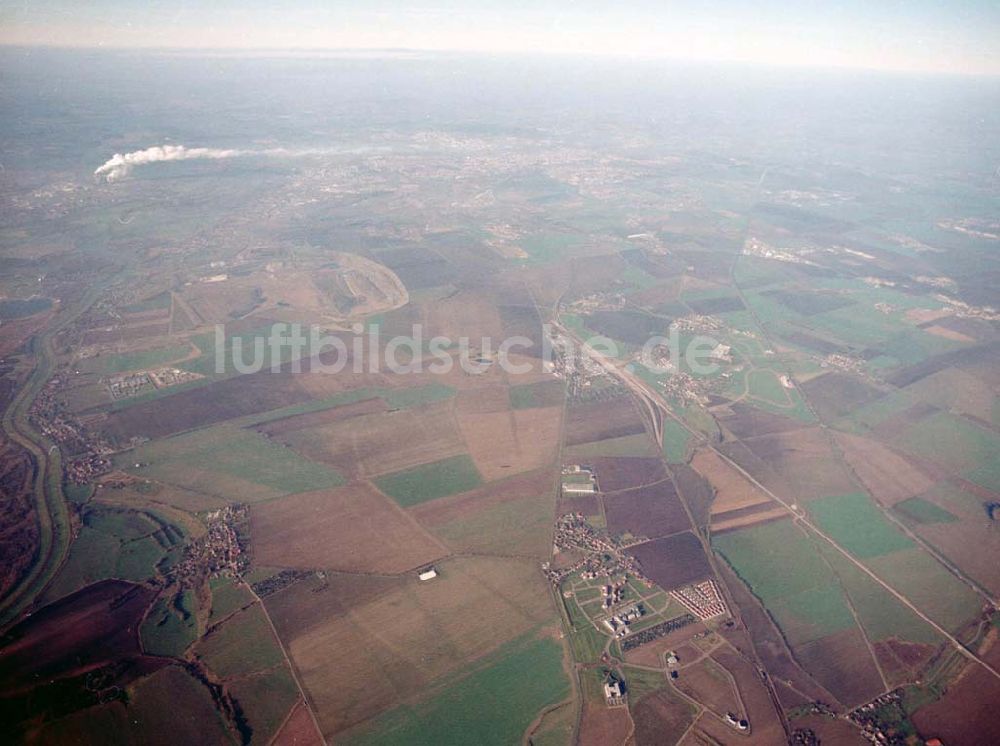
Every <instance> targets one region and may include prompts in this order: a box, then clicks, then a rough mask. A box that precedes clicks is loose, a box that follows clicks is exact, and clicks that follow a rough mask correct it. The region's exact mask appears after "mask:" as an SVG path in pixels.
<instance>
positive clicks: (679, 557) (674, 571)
mask: <svg viewBox="0 0 1000 746" xmlns="http://www.w3.org/2000/svg"><path fill="white" fill-rule="evenodd" d="M628 552H629V554H631V555H632V556H633V557H635V558H636V559H637V560H638V561H639V564H640V565H641V566H642V571H643V573H644V574H645V575H646V577H648V578H649V579H650V580H652V581H653V582H654V583H656V584H657V585H658V586H660V587H661V588H663V589H664V590H668V591H669V590H671V589H673V588H678V587H680V586H682V585H687V584H688V583H693V582H694V581H696V580H704V579H705V578H708V577H711V576H712V568H711V567H710V566H709V564H708V558H707V557H705V551H704V549H703V548H702V546H701V542H700V541H698V537H696V536H695V535H694V534H692V533H691V532H690V531H686V532H684V533H682V534H675V535H674V536H668V537H667V538H665V539H655V540H654V541H647V542H646V543H645V544H639V545H638V546H634V547H632V548H631V549H629V550H628Z"/></svg>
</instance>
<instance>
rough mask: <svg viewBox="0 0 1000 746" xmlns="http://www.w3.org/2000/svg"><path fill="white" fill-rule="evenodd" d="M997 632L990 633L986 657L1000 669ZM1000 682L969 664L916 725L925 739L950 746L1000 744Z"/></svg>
mask: <svg viewBox="0 0 1000 746" xmlns="http://www.w3.org/2000/svg"><path fill="white" fill-rule="evenodd" d="M996 638H997V631H996V630H993V631H992V632H991V633H990V638H989V640H990V643H991V647H990V648H989V649H988V650H987V651H986V652H985V653H983V654H982V656H983V658H984V659H985V660H986V662H987V663H989V664H990V665H992V666H993V667H994V668H1000V644H997V641H996ZM997 702H1000V681H998V680H997V679H996V678H995V677H994V676H992V675H990V673H989V672H987V671H986V670H985V669H983V668H982V667H981V666H978V665H975V664H969V665H968V667H967V668H966V669H965V671H964V673H963V674H962V675H961V677H960V678H959V680H958V681H957V682H955V683H953V684H952V685H951V686H950V687H949V689H948V691H947V692H945V695H944V696H943V697H941V699H939V700H938V701H937V702H933V703H932V704H929V705H927V706H926V707H922V708H921V709H919V710H917V712H916V713H915V714H914V715H913V722H914V723H915V724H916V726H917V730H919V731H920V735H922V736H923V737H924V738H940V739H941V741H942V742H943V743H945V744H948V746H966V745H967V744H968V746H975V745H978V744H987V743H1000V718H998V717H997V716H996V706H997Z"/></svg>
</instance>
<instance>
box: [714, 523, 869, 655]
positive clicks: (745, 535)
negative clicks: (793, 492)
mask: <svg viewBox="0 0 1000 746" xmlns="http://www.w3.org/2000/svg"><path fill="white" fill-rule="evenodd" d="M712 546H713V547H714V548H715V549H716V551H718V552H719V553H720V554H721V555H722V556H723V557H724V558H725V560H726V562H728V563H729V565H730V566H731V567H732V568H733V569H734V570H735V571H736V573H737V574H738V575H739V576H740V577H741V578H742V579H743V581H744V582H745V583H746V584H747V585H748V586H749V587H750V589H751V590H752V591H753V593H754V595H756V596H757V597H758V598H759V599H760V600H761V601H762V602H763V603H764V605H765V606H766V607H767V608H768V610H769V611H770V612H771V614H772V615H773V616H774V618H775V621H777V623H778V625H779V626H780V627H781V629H782V632H784V634H785V636H786V638H787V639H788V641H789V643H791V644H792V645H801V644H804V643H806V642H810V641H812V640H818V639H820V638H821V637H825V636H827V635H830V634H833V633H834V632H839V631H841V630H845V629H850V628H851V627H853V626H855V623H854V618H853V617H852V616H851V611H850V608H849V607H848V606H847V603H846V601H845V599H844V596H843V593H842V592H841V590H840V588H839V587H838V585H837V580H836V577H835V576H834V574H833V573H832V572H831V571H830V568H829V567H828V566H827V564H826V563H825V562H824V561H823V559H822V558H821V557H820V556H819V555H818V553H817V551H816V547H815V546H814V544H813V542H812V541H810V539H809V538H808V537H807V536H806V535H805V534H803V533H802V532H801V531H800V530H799V529H798V528H796V527H795V526H794V525H793V524H792V522H791V521H790V520H781V521H773V522H771V523H764V524H760V525H757V526H753V527H751V528H746V529H743V530H740V531H733V532H730V533H725V534H720V535H718V536H714V537H712Z"/></svg>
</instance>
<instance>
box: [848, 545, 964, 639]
mask: <svg viewBox="0 0 1000 746" xmlns="http://www.w3.org/2000/svg"><path fill="white" fill-rule="evenodd" d="M865 564H866V565H868V567H870V568H871V569H872V571H873V572H874V573H875V574H876V575H878V576H879V577H880V578H882V580H884V581H885V582H886V583H888V584H889V585H891V586H892V587H893V588H895V589H896V590H898V591H899V592H900V593H902V594H903V595H904V596H906V597H907V598H908V599H910V601H912V602H913V604H914V605H915V606H916V607H917V608H918V609H920V610H921V611H922V612H924V613H925V614H926V615H927V616H928V617H930V618H931V619H933V620H934V621H935V622H937V623H938V624H940V625H941V626H942V627H944V628H945V629H947V630H949V631H952V632H954V631H955V630H957V629H958V628H960V627H961V626H962V625H963V624H964V623H965V622H968V621H969V620H970V619H971V618H972V617H974V616H975V615H976V614H977V613H978V612H979V610H980V608H981V606H982V599H980V597H979V596H978V595H977V594H976V593H975V592H974V591H973V590H972V589H971V588H969V587H968V586H967V585H965V584H964V583H962V582H961V581H960V580H958V579H957V578H956V577H955V576H954V575H952V574H951V573H950V572H948V571H947V570H946V569H945V568H944V567H942V566H941V564H940V563H938V562H937V560H935V559H934V558H933V557H931V556H930V555H929V554H927V553H926V552H924V551H923V550H921V549H916V548H914V549H909V550H907V551H905V552H893V553H892V554H888V555H885V556H884V557H875V558H873V559H870V560H868V561H866V563H865Z"/></svg>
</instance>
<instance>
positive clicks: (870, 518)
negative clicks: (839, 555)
mask: <svg viewBox="0 0 1000 746" xmlns="http://www.w3.org/2000/svg"><path fill="white" fill-rule="evenodd" d="M808 510H809V514H810V515H811V516H812V517H813V520H815V522H816V525H817V527H818V528H819V529H820V530H821V531H823V533H825V534H826V535H827V536H829V537H830V538H831V539H833V540H834V541H835V542H837V544H839V545H840V546H841V547H843V548H844V549H846V550H847V551H848V552H850V553H851V554H853V555H854V556H855V557H857V558H859V559H867V558H869V557H880V556H881V555H883V554H890V553H892V552H898V551H900V550H903V549H909V548H911V547H913V546H914V544H913V542H912V541H910V539H908V538H907V537H906V536H905V535H904V534H902V533H901V532H900V531H899V529H897V528H896V527H895V526H893V525H892V524H891V523H890V522H889V521H888V520H887V519H886V517H885V516H884V515H883V514H882V512H881V511H880V510H879V509H878V508H877V507H875V504H874V503H873V502H872V501H871V498H869V497H868V496H867V495H866V494H864V493H862V492H853V493H850V494H847V495H832V496H829V497H820V498H817V499H815V500H810V501H809V503H808Z"/></svg>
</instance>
